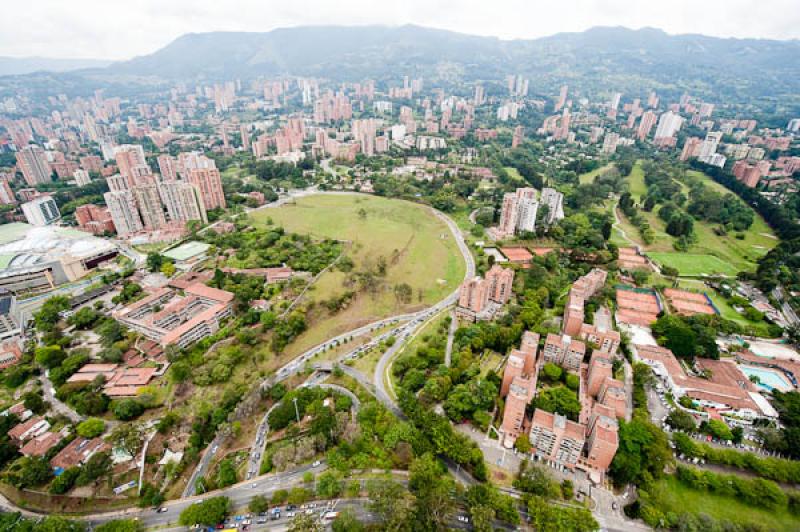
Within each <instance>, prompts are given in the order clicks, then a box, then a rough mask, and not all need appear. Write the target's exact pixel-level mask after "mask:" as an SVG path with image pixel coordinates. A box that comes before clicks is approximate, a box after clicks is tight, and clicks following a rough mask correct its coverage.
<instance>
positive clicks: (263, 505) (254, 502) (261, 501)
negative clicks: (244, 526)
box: [247, 495, 269, 514]
mask: <svg viewBox="0 0 800 532" xmlns="http://www.w3.org/2000/svg"><path fill="white" fill-rule="evenodd" d="M247 509H248V510H250V511H251V512H252V513H254V514H260V513H262V512H266V511H267V510H269V502H268V501H267V498H266V497H264V496H263V495H255V496H253V498H252V499H250V502H249V503H248V505H247Z"/></svg>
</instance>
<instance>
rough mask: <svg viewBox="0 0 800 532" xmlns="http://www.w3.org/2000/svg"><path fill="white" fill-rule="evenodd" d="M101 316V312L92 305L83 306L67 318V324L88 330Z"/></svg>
mask: <svg viewBox="0 0 800 532" xmlns="http://www.w3.org/2000/svg"><path fill="white" fill-rule="evenodd" d="M99 318H100V314H98V313H97V312H95V311H94V310H93V309H92V308H91V307H83V308H81V309H79V310H78V311H77V312H75V314H73V315H72V316H70V317H69V318H67V324H69V325H72V326H74V327H75V328H76V329H81V330H86V329H89V328H91V327H92V326H93V325H94V324H95V322H96V321H97V320H98V319H99Z"/></svg>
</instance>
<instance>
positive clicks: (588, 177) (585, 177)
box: [578, 163, 614, 185]
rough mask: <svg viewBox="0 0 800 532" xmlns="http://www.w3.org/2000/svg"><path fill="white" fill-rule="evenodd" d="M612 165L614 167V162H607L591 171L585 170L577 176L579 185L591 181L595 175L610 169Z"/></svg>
mask: <svg viewBox="0 0 800 532" xmlns="http://www.w3.org/2000/svg"><path fill="white" fill-rule="evenodd" d="M613 167H614V163H608V164H606V165H603V166H598V167H597V168H595V169H594V170H592V171H591V172H586V173H585V174H581V175H579V176H578V181H579V182H580V183H581V185H583V184H585V183H591V182H592V181H594V178H595V177H597V176H598V175H600V174H602V173H603V172H605V171H606V170H610V169H611V168H613Z"/></svg>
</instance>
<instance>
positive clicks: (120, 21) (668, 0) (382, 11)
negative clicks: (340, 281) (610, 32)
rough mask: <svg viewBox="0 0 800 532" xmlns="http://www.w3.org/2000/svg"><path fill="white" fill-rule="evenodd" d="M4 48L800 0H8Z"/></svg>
mask: <svg viewBox="0 0 800 532" xmlns="http://www.w3.org/2000/svg"><path fill="white" fill-rule="evenodd" d="M2 1H3V4H4V5H3V16H2V17H0V56H12V57H25V56H44V57H63V58H98V59H114V60H117V59H128V58H131V57H134V56H138V55H145V54H148V53H152V52H154V51H156V50H157V49H159V48H161V47H162V46H165V45H166V44H168V43H169V42H171V41H172V40H174V39H175V38H177V37H179V36H180V35H183V34H185V33H191V32H206V31H223V30H224V31H269V30H271V29H274V28H280V27H288V26H304V25H320V24H334V25H364V24H384V25H402V24H417V25H421V26H428V27H434V28H441V29H448V30H453V31H459V32H463V33H471V34H476V35H486V36H495V37H500V38H502V39H516V38H527V39H530V38H536V37H543V36H547V35H552V34H553V33H558V32H564V31H583V30H586V29H588V28H591V27H593V26H626V27H629V28H641V27H646V26H650V27H656V28H660V29H662V30H664V31H666V32H668V33H671V34H676V33H702V34H705V35H712V36H717V37H740V38H743V37H755V38H770V39H798V38H800V0H2Z"/></svg>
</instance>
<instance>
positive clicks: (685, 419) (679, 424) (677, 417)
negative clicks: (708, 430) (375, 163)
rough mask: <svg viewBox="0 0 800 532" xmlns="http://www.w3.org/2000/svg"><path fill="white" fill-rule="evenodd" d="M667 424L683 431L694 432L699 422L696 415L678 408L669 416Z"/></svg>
mask: <svg viewBox="0 0 800 532" xmlns="http://www.w3.org/2000/svg"><path fill="white" fill-rule="evenodd" d="M667 424H668V425H669V426H670V427H672V428H673V429H675V430H682V431H683V432H694V431H695V430H697V423H695V421H694V416H692V415H691V414H689V413H688V412H684V411H683V410H680V409H678V408H676V409H674V410H672V411H671V412H670V413H669V415H668V416H667Z"/></svg>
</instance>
